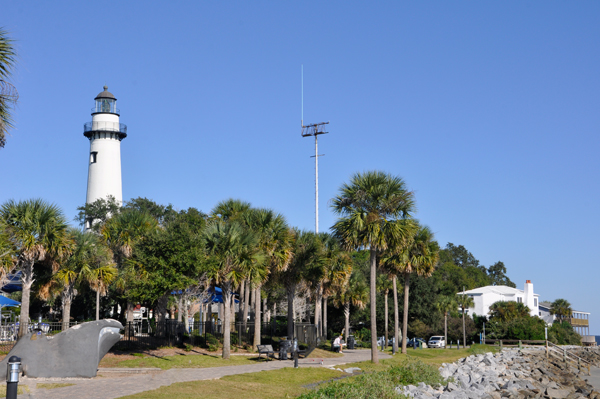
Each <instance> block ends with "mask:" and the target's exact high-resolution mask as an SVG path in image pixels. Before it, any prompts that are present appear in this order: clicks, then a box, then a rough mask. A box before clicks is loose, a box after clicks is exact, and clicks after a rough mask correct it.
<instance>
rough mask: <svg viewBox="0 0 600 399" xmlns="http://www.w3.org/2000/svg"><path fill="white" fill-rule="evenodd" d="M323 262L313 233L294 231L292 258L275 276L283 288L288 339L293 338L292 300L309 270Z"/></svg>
mask: <svg viewBox="0 0 600 399" xmlns="http://www.w3.org/2000/svg"><path fill="white" fill-rule="evenodd" d="M319 262H323V256H322V242H321V241H320V240H319V239H318V238H317V236H316V235H315V233H313V232H310V231H298V230H294V233H293V238H292V258H291V262H290V264H289V266H288V267H287V269H285V270H282V271H281V272H279V273H278V274H277V278H278V280H279V281H281V282H282V283H283V285H284V286H285V291H286V295H287V302H288V314H287V316H288V317H287V319H288V320H287V323H288V325H287V332H288V339H293V338H294V298H295V297H296V289H297V287H298V285H299V284H300V282H301V281H302V280H303V279H304V278H305V277H306V275H307V273H308V271H310V269H312V268H315V267H316V264H318V263H319Z"/></svg>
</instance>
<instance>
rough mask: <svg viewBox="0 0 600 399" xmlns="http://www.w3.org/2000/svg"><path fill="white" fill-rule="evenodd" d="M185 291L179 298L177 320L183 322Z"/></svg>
mask: <svg viewBox="0 0 600 399" xmlns="http://www.w3.org/2000/svg"><path fill="white" fill-rule="evenodd" d="M182 308H183V293H181V294H179V295H178V298H177V321H178V322H180V323H181V322H182V321H183V309H182Z"/></svg>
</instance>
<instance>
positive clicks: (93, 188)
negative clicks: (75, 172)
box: [83, 86, 127, 228]
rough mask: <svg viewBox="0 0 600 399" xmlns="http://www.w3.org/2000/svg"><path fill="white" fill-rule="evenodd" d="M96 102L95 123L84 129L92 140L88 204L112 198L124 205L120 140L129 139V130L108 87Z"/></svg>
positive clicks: (84, 133)
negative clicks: (122, 121)
mask: <svg viewBox="0 0 600 399" xmlns="http://www.w3.org/2000/svg"><path fill="white" fill-rule="evenodd" d="M95 100H96V106H95V107H94V108H92V121H91V122H88V123H86V124H85V125H84V126H83V135H84V136H85V137H87V138H88V139H89V140H90V158H89V172H88V184H87V198H86V203H88V204H90V203H92V202H94V201H96V200H98V199H106V198H107V197H108V196H112V197H114V199H115V200H116V201H117V203H119V204H120V203H121V202H122V201H123V189H122V186H121V140H123V139H124V138H125V137H127V126H125V125H124V124H122V123H119V110H118V109H117V99H116V98H115V96H114V95H112V93H110V92H109V91H108V87H107V86H104V91H103V92H101V93H100V94H98V95H97V96H96V98H95ZM87 227H88V228H89V227H90V226H87Z"/></svg>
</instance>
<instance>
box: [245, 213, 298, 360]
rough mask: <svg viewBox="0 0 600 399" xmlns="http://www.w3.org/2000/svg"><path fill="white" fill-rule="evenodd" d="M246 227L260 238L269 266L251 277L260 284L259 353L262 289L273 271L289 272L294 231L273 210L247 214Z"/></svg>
mask: <svg viewBox="0 0 600 399" xmlns="http://www.w3.org/2000/svg"><path fill="white" fill-rule="evenodd" d="M245 219H246V224H247V225H248V227H249V228H250V229H251V230H252V231H253V232H254V233H255V234H256V235H257V238H258V248H259V250H260V251H261V252H262V253H263V254H264V256H265V261H266V264H265V266H266V267H258V268H256V269H255V270H256V273H253V275H254V276H255V277H254V278H251V280H254V281H255V282H256V288H255V297H256V300H255V301H254V307H255V311H254V315H255V316H254V343H253V349H254V350H256V347H257V345H260V335H261V333H260V327H261V325H260V322H261V318H260V304H261V300H260V298H261V286H262V284H264V283H265V282H266V280H267V278H268V274H269V273H271V272H279V271H283V270H285V269H287V267H288V265H289V264H290V261H291V259H292V231H291V230H290V228H289V227H288V225H287V222H286V221H285V218H284V216H283V215H281V214H277V213H275V212H274V211H273V210H271V209H251V210H250V211H249V212H247V213H246V214H245Z"/></svg>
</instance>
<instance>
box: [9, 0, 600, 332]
mask: <svg viewBox="0 0 600 399" xmlns="http://www.w3.org/2000/svg"><path fill="white" fill-rule="evenodd" d="M0 26H3V27H4V28H5V29H7V30H8V31H9V32H10V34H11V36H12V37H13V38H14V39H15V40H16V41H17V43H16V49H17V51H18V53H19V60H18V69H17V71H16V73H15V79H14V81H13V83H14V84H15V85H16V87H17V88H18V90H19V93H20V96H21V97H20V103H19V106H18V108H17V109H16V112H15V117H16V126H17V128H16V129H15V130H14V131H12V135H11V136H10V137H9V138H8V143H7V145H6V148H4V149H1V150H0V170H2V173H1V174H0V202H4V201H6V200H7V199H10V198H13V199H16V200H19V199H28V198H32V197H42V198H45V199H46V200H48V201H51V202H54V203H56V204H58V205H60V206H61V207H62V208H63V210H64V211H65V213H66V214H67V215H68V217H69V218H73V217H74V216H75V214H76V207H77V206H79V205H81V204H83V203H84V202H85V195H86V184H87V162H88V152H89V142H88V140H87V139H86V138H85V137H84V136H83V124H84V123H85V122H88V121H91V115H90V109H91V108H92V106H93V105H94V101H93V99H94V97H95V96H96V95H97V94H98V93H99V92H100V91H102V86H103V85H104V84H107V85H108V87H109V90H110V91H111V92H112V93H114V94H115V96H116V97H117V99H118V107H119V108H120V109H121V122H123V123H125V124H127V125H128V128H129V130H128V134H129V135H128V137H127V138H126V139H125V140H124V141H123V142H122V145H121V151H122V154H121V155H122V171H123V196H124V199H129V198H133V197H139V196H141V197H147V198H150V199H153V200H154V201H157V202H159V203H163V204H168V203H172V204H173V205H174V206H175V207H176V208H178V209H184V208H187V207H192V206H193V207H197V208H199V209H200V210H202V211H205V212H208V211H210V210H211V208H212V207H213V206H214V205H215V204H216V203H217V202H218V201H220V200H223V199H226V198H229V197H235V198H240V199H243V200H246V201H250V202H251V203H252V204H253V205H255V206H261V207H270V208H273V209H275V210H277V211H279V212H281V213H283V214H284V215H285V216H286V217H287V219H288V221H289V222H290V224H292V225H294V226H298V227H301V228H305V229H313V228H314V161H313V160H312V159H311V158H309V157H310V155H312V154H313V152H314V142H313V141H312V140H311V139H308V138H302V137H301V136H300V116H301V115H300V66H301V65H302V64H303V65H304V120H305V122H321V121H331V124H330V126H329V131H330V133H329V134H328V135H325V136H321V140H320V141H319V144H320V146H319V149H320V151H319V152H320V153H324V154H325V157H323V158H321V159H320V164H319V171H320V176H319V180H320V198H321V201H320V208H321V212H320V220H321V223H320V226H321V230H326V229H327V228H329V226H331V225H332V224H333V223H334V221H335V216H334V215H333V214H332V212H331V211H330V210H329V208H328V203H329V200H330V199H331V198H332V197H333V196H335V195H336V193H337V191H338V189H339V187H340V185H341V184H342V183H343V182H345V181H348V179H349V178H350V176H351V175H352V174H353V173H355V172H359V171H366V170H375V169H377V170H383V171H386V172H389V173H392V174H395V175H399V176H401V177H402V178H404V179H405V181H406V183H407V184H408V186H409V187H410V188H411V189H413V190H414V191H415V193H416V200H417V204H418V214H417V217H418V218H419V219H420V220H421V221H422V222H423V223H425V224H427V225H429V226H430V227H431V228H432V229H433V230H434V231H435V232H436V237H437V239H438V241H439V242H440V244H441V245H442V246H444V245H445V244H446V243H447V242H452V243H454V244H456V245H459V244H462V245H464V246H465V247H466V248H467V249H468V250H469V251H471V252H472V253H473V254H474V255H475V257H477V258H478V259H479V260H480V261H481V262H482V263H483V264H484V265H486V266H490V265H491V264H493V263H494V262H496V261H498V260H502V261H503V262H504V263H505V264H506V266H507V268H508V275H509V277H510V278H511V279H512V280H513V281H514V282H515V283H516V284H517V287H518V288H521V289H522V288H523V285H524V283H525V280H527V279H530V280H532V282H533V284H534V290H535V292H536V293H538V294H540V296H541V298H542V299H543V300H554V299H556V298H561V297H563V298H566V299H567V300H569V301H570V302H571V303H572V305H573V307H574V308H575V309H577V310H582V311H589V312H592V315H591V326H592V329H591V330H592V331H591V332H592V333H593V334H600V308H599V307H598V306H597V305H598V301H599V300H600V290H599V289H598V282H599V280H600V278H599V277H600V272H599V270H598V265H597V263H596V262H597V261H598V251H597V246H598V242H599V239H600V234H599V232H598V226H599V224H600V223H599V222H600V213H599V210H598V199H599V196H600V195H599V194H600V186H599V183H598V178H597V177H598V169H599V166H600V157H598V155H597V153H598V148H599V144H600V143H599V141H600V140H599V136H598V132H599V130H600V113H599V110H600V96H599V93H600V46H599V39H600V3H598V2H593V1H578V2H563V1H560V2H559V1H546V2H533V1H517V2H510V1H505V2H444V1H439V2H401V1H390V2H347V1H339V2H336V1H327V2H310V1H302V2H275V1H271V2H262V1H252V2H246V1H245V2H233V1H232V2H207V1H206V2H205V1H198V2H187V3H185V2H164V1H162V2H156V1H146V2H141V1H130V2H76V1H71V2H64V1H53V2H33V1H18V2H16V1H5V2H3V4H2V6H1V11H0Z"/></svg>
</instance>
